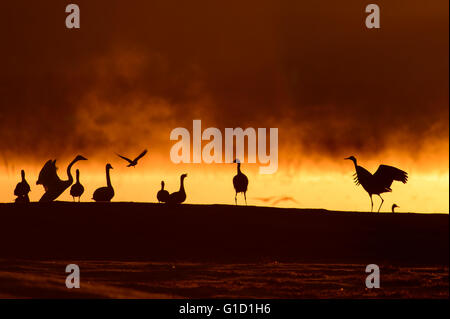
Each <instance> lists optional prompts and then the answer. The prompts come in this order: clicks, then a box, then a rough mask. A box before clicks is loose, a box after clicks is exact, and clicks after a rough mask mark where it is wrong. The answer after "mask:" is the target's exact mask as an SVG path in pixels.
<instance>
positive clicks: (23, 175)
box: [21, 171, 25, 182]
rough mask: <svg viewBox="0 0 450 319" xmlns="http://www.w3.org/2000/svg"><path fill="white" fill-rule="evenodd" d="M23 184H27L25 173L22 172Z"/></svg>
mask: <svg viewBox="0 0 450 319" xmlns="http://www.w3.org/2000/svg"><path fill="white" fill-rule="evenodd" d="M21 174H22V182H25V172H24V171H22V173H21Z"/></svg>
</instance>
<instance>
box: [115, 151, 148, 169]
mask: <svg viewBox="0 0 450 319" xmlns="http://www.w3.org/2000/svg"><path fill="white" fill-rule="evenodd" d="M145 154H147V150H144V151H143V152H142V153H141V154H139V156H138V157H136V158H135V159H134V160H130V159H129V158H126V157H125V156H122V155H119V154H117V153H116V155H117V156H119V157H120V158H122V159H124V160H126V161H127V162H128V163H129V164H128V165H127V167H135V166H136V165H137V163H138V161H139V160H140V159H141V158H142V157H144V155H145Z"/></svg>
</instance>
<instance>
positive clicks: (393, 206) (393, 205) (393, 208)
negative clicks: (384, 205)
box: [392, 204, 400, 213]
mask: <svg viewBox="0 0 450 319" xmlns="http://www.w3.org/2000/svg"><path fill="white" fill-rule="evenodd" d="M396 207H398V208H400V206H398V205H397V204H392V212H393V213H395V208H396Z"/></svg>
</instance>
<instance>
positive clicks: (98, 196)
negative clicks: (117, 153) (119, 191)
mask: <svg viewBox="0 0 450 319" xmlns="http://www.w3.org/2000/svg"><path fill="white" fill-rule="evenodd" d="M110 169H113V167H112V166H111V164H109V163H108V164H106V185H107V186H106V187H100V188H97V189H96V190H95V192H94V196H92V199H93V200H95V201H96V202H110V201H111V199H112V198H113V197H114V188H113V187H112V185H111V178H110V177H109V170H110Z"/></svg>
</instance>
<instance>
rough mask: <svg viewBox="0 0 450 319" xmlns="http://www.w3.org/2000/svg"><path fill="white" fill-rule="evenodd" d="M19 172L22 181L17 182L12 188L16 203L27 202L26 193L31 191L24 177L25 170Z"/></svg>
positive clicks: (28, 199) (28, 200)
mask: <svg viewBox="0 0 450 319" xmlns="http://www.w3.org/2000/svg"><path fill="white" fill-rule="evenodd" d="M20 174H21V176H22V181H20V182H19V183H17V185H16V188H15V189H14V195H16V196H17V198H16V203H19V202H20V203H29V202H30V198H29V197H28V193H29V192H31V188H30V185H29V184H28V182H27V181H26V179H25V171H24V170H21V171H20Z"/></svg>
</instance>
